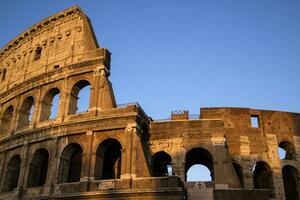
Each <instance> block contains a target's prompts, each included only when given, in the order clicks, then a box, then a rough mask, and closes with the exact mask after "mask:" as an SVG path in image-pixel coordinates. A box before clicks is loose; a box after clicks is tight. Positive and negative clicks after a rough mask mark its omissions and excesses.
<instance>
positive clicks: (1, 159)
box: [0, 151, 7, 192]
mask: <svg viewBox="0 0 300 200" xmlns="http://www.w3.org/2000/svg"><path fill="white" fill-rule="evenodd" d="M6 154H7V153H6V151H4V152H1V153H0V192H1V191H2V184H3V181H4V176H5V174H4V171H5V160H6Z"/></svg>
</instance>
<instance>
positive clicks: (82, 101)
mask: <svg viewBox="0 0 300 200" xmlns="http://www.w3.org/2000/svg"><path fill="white" fill-rule="evenodd" d="M89 101H90V83H89V82H88V81H86V80H81V81H79V82H77V83H76V84H75V85H74V86H73V88H72V90H71V95H70V105H69V115H71V114H75V113H80V112H87V111H88V109H89V107H90V106H89V105H90V102H89Z"/></svg>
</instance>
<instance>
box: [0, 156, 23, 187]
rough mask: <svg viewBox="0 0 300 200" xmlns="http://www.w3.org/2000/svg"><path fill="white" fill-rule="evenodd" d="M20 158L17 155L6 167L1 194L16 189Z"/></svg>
mask: <svg viewBox="0 0 300 200" xmlns="http://www.w3.org/2000/svg"><path fill="white" fill-rule="evenodd" d="M20 166H21V158H20V156H19V155H15V156H13V157H12V158H11V159H10V160H9V162H8V165H7V168H6V173H5V178H4V182H3V183H4V184H3V188H2V192H9V191H12V190H13V189H15V188H16V187H18V180H19V174H20Z"/></svg>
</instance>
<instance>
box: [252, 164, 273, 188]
mask: <svg viewBox="0 0 300 200" xmlns="http://www.w3.org/2000/svg"><path fill="white" fill-rule="evenodd" d="M253 182H254V188H255V189H270V190H271V191H272V192H273V188H274V185H273V173H272V170H271V167H270V166H269V165H268V164H267V163H266V162H263V161H259V162H257V163H256V164H255V166H254V169H253Z"/></svg>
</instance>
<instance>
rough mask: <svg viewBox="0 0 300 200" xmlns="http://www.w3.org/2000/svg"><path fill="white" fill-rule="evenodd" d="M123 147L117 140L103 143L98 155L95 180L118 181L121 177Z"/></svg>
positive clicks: (108, 140)
mask: <svg viewBox="0 0 300 200" xmlns="http://www.w3.org/2000/svg"><path fill="white" fill-rule="evenodd" d="M121 151H122V146H121V144H120V142H119V141H117V140H116V139H112V138H110V139H107V140H105V141H103V142H102V143H101V144H100V145H99V147H98V149H97V152H96V153H97V154H96V168H95V179H118V178H120V176H121V156H122V153H121Z"/></svg>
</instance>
